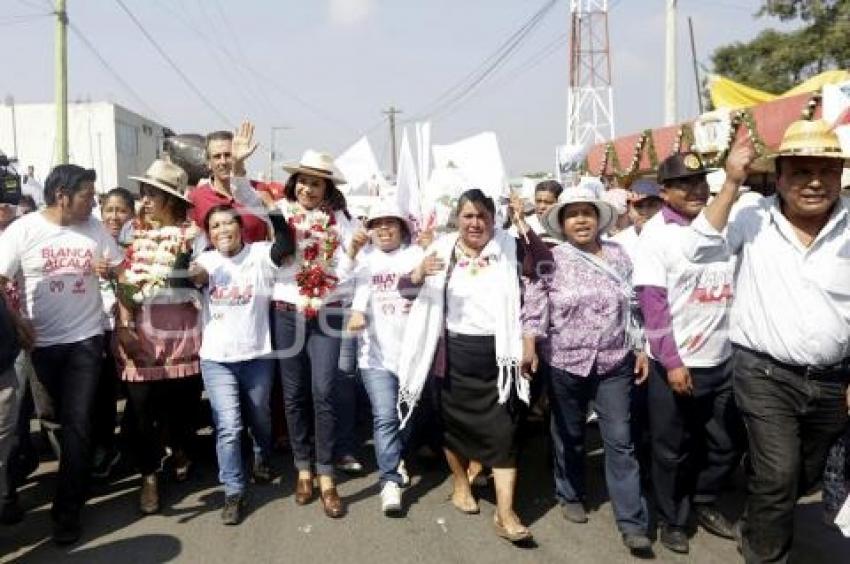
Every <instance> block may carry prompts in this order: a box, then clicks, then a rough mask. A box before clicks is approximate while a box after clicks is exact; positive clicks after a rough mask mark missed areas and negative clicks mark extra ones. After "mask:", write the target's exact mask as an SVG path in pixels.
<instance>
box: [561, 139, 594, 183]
mask: <svg viewBox="0 0 850 564" xmlns="http://www.w3.org/2000/svg"><path fill="white" fill-rule="evenodd" d="M589 149H590V146H588V145H559V146H557V147H555V179H556V180H557V181H558V182H561V183H565V182H566V183H569V182H570V181H571V180H572V179H573V178H575V177H577V176H578V174H579V172H580V171H581V166H582V164H583V163H584V159H586V158H587V152H588V150H589Z"/></svg>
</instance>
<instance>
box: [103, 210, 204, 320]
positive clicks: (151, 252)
mask: <svg viewBox="0 0 850 564" xmlns="http://www.w3.org/2000/svg"><path fill="white" fill-rule="evenodd" d="M199 234H200V230H199V229H198V227H197V226H196V225H195V224H194V223H192V222H186V223H184V224H182V225H179V226H170V227H156V226H154V225H151V224H150V223H145V222H142V221H138V220H137V221H134V222H133V239H132V241H131V242H130V244H129V246H128V247H127V250H126V253H125V258H124V267H125V269H126V274H125V279H124V280H123V281H122V282H121V283H120V284H119V297H120V298H122V302H124V303H125V304H127V305H128V306H133V305H138V304H141V303H142V302H143V301H144V300H145V299H146V298H151V297H153V296H155V295H156V293H157V292H158V291H159V290H161V289H162V288H165V287H167V285H168V279H169V278H170V277H171V275H172V273H173V272H174V270H175V268H176V267H177V263H178V260H179V258H180V257H181V255H182V256H185V255H187V253H189V252H191V250H192V243H193V242H194V240H195V237H197V236H198V235H199Z"/></svg>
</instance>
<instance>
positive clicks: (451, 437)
mask: <svg viewBox="0 0 850 564" xmlns="http://www.w3.org/2000/svg"><path fill="white" fill-rule="evenodd" d="M447 345H448V346H447V353H448V354H447V359H446V360H447V364H448V370H447V371H446V375H445V377H444V378H443V379H442V386H441V388H440V412H441V419H442V424H443V441H444V444H445V446H446V447H448V448H449V449H451V450H452V451H454V452H456V453H457V454H459V455H461V456H463V457H464V458H468V459H472V460H477V461H479V462H481V463H482V464H484V465H485V466H489V467H491V468H507V467H511V466H514V465H515V458H516V429H517V421H518V417H517V413H516V411H517V410H515V409H512V408H511V404H512V403H513V402H512V401H510V400H509V401H508V402H506V403H504V404H499V390H498V387H497V381H498V375H499V370H498V367H497V365H496V345H495V338H494V337H488V336H484V337H482V336H471V335H458V334H456V333H450V334H449V338H448V342H447Z"/></svg>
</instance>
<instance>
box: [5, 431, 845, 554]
mask: <svg viewBox="0 0 850 564" xmlns="http://www.w3.org/2000/svg"><path fill="white" fill-rule="evenodd" d="M201 440H202V447H203V449H202V452H205V453H206V458H202V459H201V460H198V461H197V464H196V465H195V467H194V472H193V475H192V478H191V479H190V481H189V482H187V483H183V484H177V483H174V482H173V481H169V480H168V479H166V480H165V483H164V491H163V500H162V501H163V511H162V513H161V514H159V515H155V516H149V517H142V516H140V514H139V513H138V510H137V488H138V485H139V479H138V475H132V474H129V473H128V472H125V473H124V476H123V477H120V475H119V477H118V478H117V479H116V480H115V481H113V482H112V483H109V484H98V485H95V486H94V487H93V491H92V493H93V497H92V498H91V500H90V501H89V504H88V506H87V508H86V512H85V513H84V532H83V538H82V539H81V542H80V543H78V544H77V545H75V546H73V547H71V548H59V547H56V546H55V545H53V543H52V542H51V541H50V536H49V535H50V517H49V499H50V496H51V495H52V491H53V487H54V484H55V470H56V463H55V462H52V461H45V462H44V463H43V464H42V465H41V467H40V468H39V471H38V472H37V474H35V475H34V476H33V477H32V478H31V479H30V481H29V483H28V484H27V485H26V486H25V487H24V488H23V489H22V491H21V500H22V505H23V506H24V507H25V508H26V509H27V516H26V518H25V520H24V521H23V522H22V523H20V524H18V525H15V526H11V527H3V526H0V561H2V562H49V563H55V562H81V563H87V564H88V563H98V562H104V563H110V564H111V563H115V562H122V563H123V562H133V563H152V562H200V563H205V564H213V563H218V562H228V563H233V562H252V563H254V562H306V563H311V564H312V563H315V564H319V563H321V564H325V563H329V562H364V563H365V562H368V563H384V562H386V563H391V564H399V563H407V562H444V563H453V562H458V563H461V562H463V563H469V562H486V563H488V564H495V563H500V562H505V563H512V564H513V563H518V562H535V563H538V562H559V563H560V562H577V563H579V562H580V563H584V562H594V563H609V562H610V563H615V562H626V561H630V560H633V558H632V557H631V556H630V555H629V553H628V551H627V550H626V549H625V547H623V545H622V543H621V541H620V535H619V533H617V531H616V529H615V527H614V523H613V517H612V513H611V505H610V503H609V502H608V500H607V494H606V492H605V487H604V481H603V480H602V466H601V465H602V456H601V454H600V453H599V451H594V453H593V455H592V456H590V457H589V460H588V479H589V488H590V492H589V494H590V497H591V499H590V503H589V505H590V507H591V513H590V522H589V523H587V524H584V525H575V524H569V523H567V522H566V521H564V519H563V518H562V517H561V516H560V513H559V511H558V509H557V507H556V506H555V504H554V501H553V499H552V494H551V492H552V479H551V473H550V471H549V469H548V466H547V462H546V440H545V435H544V433H542V431H541V429H539V428H537V429H532V431H531V432H530V433H529V434H528V436H527V438H526V439H525V441H524V444H525V446H524V450H523V452H522V455H521V465H520V477H519V484H518V494H517V511H518V513H519V514H520V516H521V517H522V519H523V520H524V521H525V522H526V523H527V524H528V525H529V526H530V527H531V530H532V532H533V533H534V536H535V540H536V546H534V547H531V548H517V547H514V546H512V545H510V544H508V543H507V542H505V541H503V540H501V539H498V538H497V537H496V536H495V535H494V533H493V531H492V526H491V519H492V513H493V502H494V494H493V492H492V487H488V488H482V489H481V490H479V492H480V495H481V514H480V515H476V516H467V515H462V514H460V513H459V512H457V511H456V510H454V509H453V507H452V506H451V504H450V503H448V502H447V501H446V497H447V495H448V493H449V488H450V485H449V482H448V480H447V474H446V471H445V469H444V468H443V466H442V464H441V463H439V461H437V462H431V463H427V464H424V463H413V464H412V468H411V470H412V474H413V482H412V485H411V487H410V488H408V489H407V490H405V492H404V498H403V500H404V503H405V506H406V513H405V514H404V515H403V516H401V517H398V518H387V517H384V516H383V514H381V513H380V507H379V497H378V486H377V484H376V474H375V469H374V460H373V456H372V451H371V446H370V445H369V444H366V445H364V446H363V450H362V453H361V454H362V458H363V459H364V461H366V462H367V463H368V470H369V473H368V475H366V476H363V477H359V478H353V479H347V480H345V481H343V482H342V483H341V484H340V488H339V489H340V494H341V495H342V496H343V497H344V498H345V500H346V502H347V503H348V507H349V515H348V516H347V517H346V518H344V519H341V520H331V519H328V518H326V517H325V516H324V514H323V513H322V511H321V506H320V504H319V503H318V502H314V503H312V504H311V505H308V506H306V507H298V506H296V505H295V502H294V501H293V489H294V470H291V462H290V459H289V458H288V456H286V455H285V454H280V455H279V457H278V459H277V460H276V464H277V466H278V467H279V468H280V469H282V477H281V478H278V479H277V480H275V482H274V483H273V484H270V485H264V486H254V487H252V489H251V495H252V500H251V504H250V508H249V514H248V515H247V517H246V518H245V520H244V521H243V523H242V524H241V525H239V526H237V527H225V526H223V525H222V524H221V523H220V521H219V512H220V508H221V503H222V501H223V500H222V494H221V492H220V490H219V488H218V485H217V478H216V468H215V461H214V458H213V450H212V441H211V437H209V436H202V437H201ZM591 442H594V441H593V439H591ZM166 476H167V472H166ZM739 485H740V484H739ZM740 501H741V498H740V495H739V494H737V493H736V492H734V491H731V492H729V495H728V496H727V499H726V500H725V502H726V503H725V504H726V505H727V506H728V508H729V510H730V511H735V510H737V509H739V508H740ZM654 550H655V560H657V561H659V562H700V563H702V562H705V563H714V562H717V563H723V564H729V563H732V562H740V561H742V560H741V557H740V556H739V555H738V553H737V551H736V548H735V544H734V543H733V542H730V541H726V540H723V539H719V538H717V537H713V536H711V535H709V534H707V533H705V532H703V531H698V532H696V534H695V536H694V537H693V538H692V539H691V553H690V554H689V555H687V556H677V555H674V554H672V553H671V552H669V551H667V550H666V549H665V548H664V547H663V546H661V545H660V544H659V543H657V542H656V544H655V546H654ZM793 561H794V562H800V563H820V562H823V563H829V564H836V563H845V562H850V540H848V539H844V538H843V537H841V536H840V534H839V533H837V532H836V531H834V530H829V529H828V528H827V527H825V526H824V525H823V524H822V520H821V505H820V503H819V501H818V500H817V499H815V498H812V499H807V500H804V501H803V502H801V504H800V506H799V507H798V509H797V519H796V545H795V551H794V555H793Z"/></svg>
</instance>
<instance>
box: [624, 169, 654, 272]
mask: <svg viewBox="0 0 850 564" xmlns="http://www.w3.org/2000/svg"><path fill="white" fill-rule="evenodd" d="M663 203H664V202H663V200H662V199H661V187H660V186H658V184H656V183H655V182H654V181H652V180H650V179H648V178H641V179H639V180H637V181H635V182H634V183H633V184H632V185H631V186H629V197H628V199H627V204H628V215H629V220H630V221H631V222H632V224H631V225H630V226H629V227H626V228H625V229H623V230H622V231H620V232H618V233H617V234H616V235H614V236H613V237H611V240H612V241H614V242H615V243H619V244H620V245H622V246H623V248H624V249H625V250H626V254H628V255H629V259H631V261H632V264H633V265H634V262H635V257H636V256H637V244H638V236H639V235H640V232H641V231H642V230H643V226H644V225H646V222H647V221H649V220H650V219H652V217H653V216H654V215H655V214H656V213H658V210H660V209H661V204H663Z"/></svg>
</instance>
